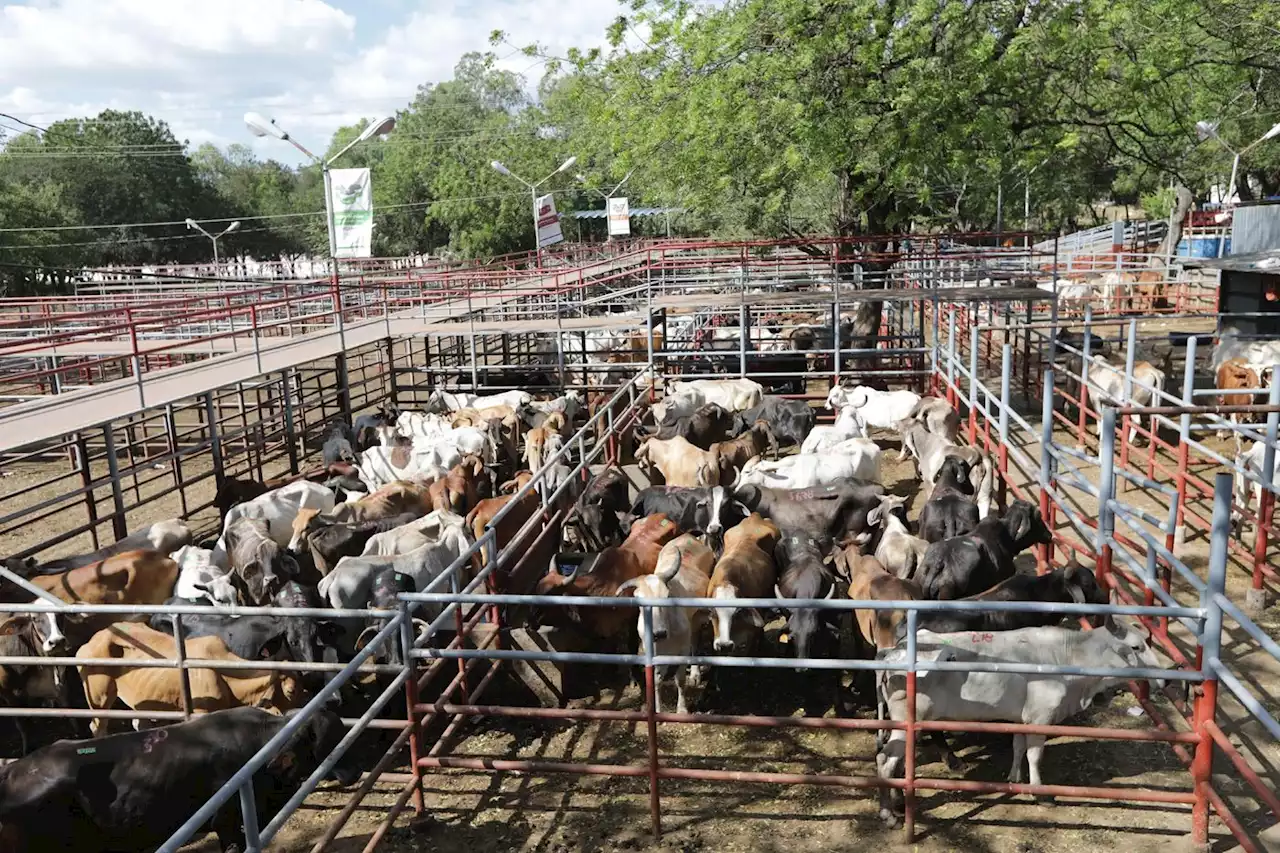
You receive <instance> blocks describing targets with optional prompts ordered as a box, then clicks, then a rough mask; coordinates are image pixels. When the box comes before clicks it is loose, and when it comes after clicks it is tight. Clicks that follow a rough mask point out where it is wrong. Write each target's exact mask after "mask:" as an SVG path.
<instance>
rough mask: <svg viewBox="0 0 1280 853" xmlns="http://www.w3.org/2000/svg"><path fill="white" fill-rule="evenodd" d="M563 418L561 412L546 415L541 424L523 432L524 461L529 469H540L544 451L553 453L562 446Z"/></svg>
mask: <svg viewBox="0 0 1280 853" xmlns="http://www.w3.org/2000/svg"><path fill="white" fill-rule="evenodd" d="M564 429H565V419H564V414H563V413H562V412H552V413H551V414H549V415H547V417H546V419H545V420H544V421H543V422H542V425H541V426H536V427H534V428H533V429H531V430H529V431H528V432H526V433H525V434H524V461H525V464H526V465H528V466H529V470H530V471H539V470H541V469H542V461H543V459H544V458H545V456H544V454H545V453H550V454H555V453H557V452H558V451H559V450H560V448H561V447H562V446H563V442H562V439H563V438H564Z"/></svg>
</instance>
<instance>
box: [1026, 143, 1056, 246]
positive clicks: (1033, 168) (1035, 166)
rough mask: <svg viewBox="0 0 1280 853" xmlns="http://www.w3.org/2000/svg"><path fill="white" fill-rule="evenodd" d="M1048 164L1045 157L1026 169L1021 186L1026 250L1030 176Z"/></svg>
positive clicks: (1028, 244)
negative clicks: (1025, 175) (1024, 178)
mask: <svg viewBox="0 0 1280 853" xmlns="http://www.w3.org/2000/svg"><path fill="white" fill-rule="evenodd" d="M1048 162H1049V158H1048V157H1046V158H1044V159H1043V160H1041V161H1040V162H1039V163H1036V164H1035V165H1034V166H1032V167H1031V168H1030V169H1028V170H1027V177H1026V180H1025V181H1024V182H1023V185H1022V230H1024V231H1026V232H1027V235H1026V236H1025V237H1023V238H1022V241H1023V247H1024V248H1027V249H1029V248H1031V176H1032V175H1034V174H1035V173H1036V170H1037V169H1039V168H1040V167H1041V166H1043V165H1044V164H1045V163H1048Z"/></svg>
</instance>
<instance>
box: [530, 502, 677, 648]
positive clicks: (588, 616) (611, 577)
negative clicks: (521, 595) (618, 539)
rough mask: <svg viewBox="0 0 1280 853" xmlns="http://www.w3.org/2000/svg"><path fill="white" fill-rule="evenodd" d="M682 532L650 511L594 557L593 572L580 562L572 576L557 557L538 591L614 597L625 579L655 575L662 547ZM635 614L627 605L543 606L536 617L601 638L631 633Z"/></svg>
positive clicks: (618, 637)
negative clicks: (621, 538)
mask: <svg viewBox="0 0 1280 853" xmlns="http://www.w3.org/2000/svg"><path fill="white" fill-rule="evenodd" d="M679 533H680V529H679V528H678V527H677V526H676V525H675V524H674V523H672V521H671V520H670V519H668V518H667V517H666V516H665V515H651V516H649V517H647V518H643V519H640V520H639V521H637V522H636V523H635V524H633V525H632V526H631V532H630V533H629V534H628V535H627V538H626V541H624V542H623V543H622V544H621V545H619V546H618V547H616V548H606V549H604V550H603V551H601V552H600V553H599V554H598V555H595V559H594V560H593V561H592V565H591V570H590V571H585V572H584V571H582V568H583V567H582V565H579V566H577V567H576V568H575V569H574V571H573V572H572V573H571V574H569V575H562V574H560V572H559V570H558V568H557V565H556V559H555V557H552V558H551V560H550V563H549V565H548V568H547V574H546V575H544V576H543V577H542V578H540V579H539V580H538V585H537V587H536V590H535V591H536V593H537V594H538V595H557V596H559V595H570V596H606V597H607V596H613V595H614V594H615V593H617V591H618V587H619V586H621V585H622V584H623V583H625V582H627V581H629V580H631V579H632V578H638V577H641V576H643V575H651V574H653V571H654V569H655V568H657V565H658V555H659V554H660V553H661V552H662V548H663V547H664V546H665V545H666V544H667V543H668V542H670V541H671V540H673V539H675V538H676V536H678V535H679ZM632 612H633V611H631V610H630V609H628V608H618V607H586V608H582V609H579V608H578V606H577V605H568V606H565V607H560V606H557V605H549V606H544V607H540V608H538V609H537V611H536V612H535V613H534V621H536V622H537V623H539V624H543V625H554V626H556V627H560V628H569V627H572V628H576V629H578V630H580V631H582V632H583V633H585V634H587V635H588V636H590V637H593V638H595V639H597V640H615V641H616V640H621V639H623V638H624V636H625V634H626V632H627V623H628V622H629V621H630V619H631V616H632Z"/></svg>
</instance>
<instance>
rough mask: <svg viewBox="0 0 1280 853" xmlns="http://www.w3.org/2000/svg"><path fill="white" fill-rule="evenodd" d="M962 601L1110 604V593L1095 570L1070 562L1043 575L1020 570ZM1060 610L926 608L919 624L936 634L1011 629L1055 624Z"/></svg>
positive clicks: (923, 628) (1060, 615)
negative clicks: (1105, 590) (1096, 575)
mask: <svg viewBox="0 0 1280 853" xmlns="http://www.w3.org/2000/svg"><path fill="white" fill-rule="evenodd" d="M961 600H962V601H1043V602H1050V603H1062V604H1071V603H1074V604H1109V603H1110V600H1109V599H1108V597H1107V594H1106V593H1105V592H1103V590H1102V587H1100V586H1098V580H1097V578H1095V577H1094V575H1093V572H1092V571H1090V570H1089V569H1086V568H1085V567H1083V566H1078V565H1070V566H1067V567H1066V568H1061V569H1054V570H1053V571H1051V572H1048V573H1047V574H1043V575H1033V574H1024V573H1019V574H1015V575H1014V576H1013V577H1011V578H1008V579H1007V580H1004V581H1001V582H1000V583H998V584H996V585H995V586H993V587H992V588H991V589H989V590H987V591H986V592H983V593H979V594H978V595H972V596H969V597H968V598H964V599H961ZM1061 621H1062V614H1061V613H1037V612H1033V611H1025V610H1023V611H1019V610H955V611H936V610H935V611H926V612H924V613H921V614H920V619H919V627H920V628H921V629H922V630H928V631H933V632H934V633H951V632H956V631H1012V630H1015V629H1017V628H1034V627H1037V626H1040V625H1055V624H1057V623H1058V622H1061Z"/></svg>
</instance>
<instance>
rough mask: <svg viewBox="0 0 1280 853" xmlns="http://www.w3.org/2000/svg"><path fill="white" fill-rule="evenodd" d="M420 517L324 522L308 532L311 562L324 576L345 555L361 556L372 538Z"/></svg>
mask: <svg viewBox="0 0 1280 853" xmlns="http://www.w3.org/2000/svg"><path fill="white" fill-rule="evenodd" d="M417 519H418V515H417V514H415V513H411V512H407V513H405V514H404V515H397V516H395V517H394V518H384V519H381V520H380V521H362V522H358V523H355V524H321V525H319V526H317V527H316V528H315V529H313V530H310V531H308V533H307V550H308V551H310V552H311V562H312V563H313V564H314V565H315V568H316V572H318V573H319V574H320V576H321V577H323V576H325V575H327V574H329V573H330V572H331V571H333V569H334V567H335V566H337V565H338V561H339V560H341V559H342V558H343V557H358V556H360V555H361V554H363V553H364V549H365V547H366V546H367V545H368V543H369V540H371V539H372V538H373V537H375V536H377V535H379V534H382V533H388V532H391V531H394V530H398V529H400V528H401V527H403V526H405V525H408V524H412V523H413V522H414V521H416V520H417Z"/></svg>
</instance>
